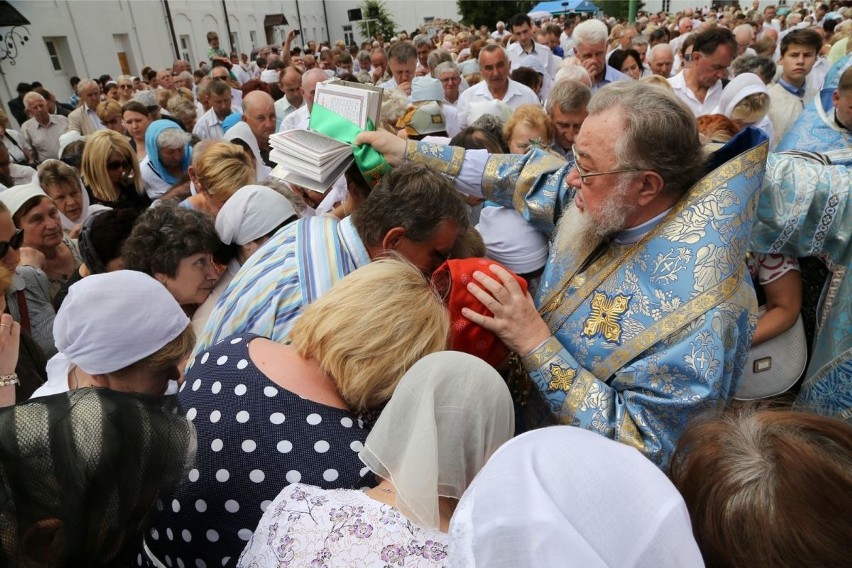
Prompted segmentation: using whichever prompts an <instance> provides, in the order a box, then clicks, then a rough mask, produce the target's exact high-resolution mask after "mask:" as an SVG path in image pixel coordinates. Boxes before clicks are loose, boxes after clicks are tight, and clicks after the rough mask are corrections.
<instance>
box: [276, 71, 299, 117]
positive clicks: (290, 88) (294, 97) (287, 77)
mask: <svg viewBox="0 0 852 568" xmlns="http://www.w3.org/2000/svg"><path fill="white" fill-rule="evenodd" d="M278 88H279V89H281V92H282V93H284V96H285V97H287V102H288V103H290V105H291V106H293V107H294V108H299V107H300V106H302V104H303V103H304V102H305V99H304V97H303V96H302V73H301V71H299V70H298V69H296V68H295V67H287V68H286V69H285V70H284V71H283V72H282V73H281V75H280V76H279V78H278Z"/></svg>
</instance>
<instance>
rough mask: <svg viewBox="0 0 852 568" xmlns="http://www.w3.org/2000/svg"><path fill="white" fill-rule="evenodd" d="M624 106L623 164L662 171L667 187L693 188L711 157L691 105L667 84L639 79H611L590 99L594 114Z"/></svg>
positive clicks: (618, 152)
mask: <svg viewBox="0 0 852 568" xmlns="http://www.w3.org/2000/svg"><path fill="white" fill-rule="evenodd" d="M619 110H620V111H621V113H622V117H623V120H624V127H623V130H624V133H623V134H622V136H621V138H620V139H619V140H618V142H617V143H616V145H615V157H616V160H618V165H617V168H619V169H627V168H638V169H643V170H652V171H655V172H657V173H658V174H660V176H661V177H662V178H663V181H664V182H665V186H664V189H665V191H666V192H669V193H674V194H677V195H680V194H683V193H684V192H686V190H688V189H689V188H690V187H691V186H692V185H693V184H694V183H695V182H696V181H698V179H699V177H701V175H703V173H704V169H705V162H706V159H705V157H704V153H703V151H702V147H701V141H700V140H699V138H698V124H697V122H696V120H695V116H694V115H693V114H692V111H691V110H690V109H689V107H687V106H686V104H685V103H683V102H682V101H681V100H680V99H678V98H677V97H676V96H675V95H674V94H673V93H671V92H668V91H667V90H666V89H664V88H663V87H658V86H656V85H651V84H649V83H642V82H639V81H618V82H615V83H610V84H609V85H607V86H606V87H604V88H603V89H601V90H599V91H598V92H596V93H595V94H594V95H593V96H592V99H591V101H589V107H588V111H589V114H590V115H596V114H601V113H603V112H618V111H619Z"/></svg>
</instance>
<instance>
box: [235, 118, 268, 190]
mask: <svg viewBox="0 0 852 568" xmlns="http://www.w3.org/2000/svg"><path fill="white" fill-rule="evenodd" d="M235 139H240V140H242V141H243V142H245V143H246V144H248V147H249V148H251V153H252V154H254V163H255V170H256V172H257V181H259V182H260V181H264V180H266V178H268V177H269V172H271V171H272V168H270V167H269V166H267V165H266V164H264V163H263V158H261V157H260V146H258V145H257V138H255V137H254V132H252V131H251V127H250V126H249V125H248V124H247V123H246V122H245V121H243V120H240V121H239V122H237V123H236V124H235V125H233V126H232V127H230V128H229V129H228V131H227V132H226V133H225V140H227V141H228V142H233V141H234V140H235Z"/></svg>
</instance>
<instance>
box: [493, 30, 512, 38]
mask: <svg viewBox="0 0 852 568" xmlns="http://www.w3.org/2000/svg"><path fill="white" fill-rule="evenodd" d="M507 35H509V32H507V31H506V30H505V29H504V30H503V31H502V32H501V31H498V30H494V31H493V32H491V37H493V38H494V39H496V40H501V39H503V38H504V37H506V36H507Z"/></svg>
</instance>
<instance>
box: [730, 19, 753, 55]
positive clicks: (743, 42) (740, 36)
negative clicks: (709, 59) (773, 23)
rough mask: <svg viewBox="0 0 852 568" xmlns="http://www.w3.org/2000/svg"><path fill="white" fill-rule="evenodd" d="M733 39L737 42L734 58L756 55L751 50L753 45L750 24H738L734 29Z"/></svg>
mask: <svg viewBox="0 0 852 568" xmlns="http://www.w3.org/2000/svg"><path fill="white" fill-rule="evenodd" d="M734 39H736V41H737V54H736V57H739V56H741V55H757V53H756V52H755V51H754V50H753V49H752V48H751V44H752V43H754V28H752V27H751V25H750V24H740V25H738V26H737V27H735V28H734Z"/></svg>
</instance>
